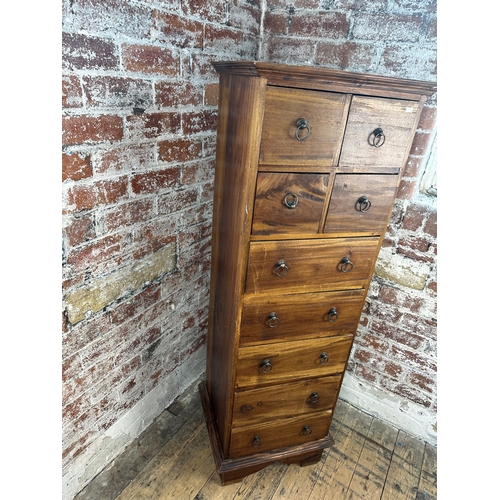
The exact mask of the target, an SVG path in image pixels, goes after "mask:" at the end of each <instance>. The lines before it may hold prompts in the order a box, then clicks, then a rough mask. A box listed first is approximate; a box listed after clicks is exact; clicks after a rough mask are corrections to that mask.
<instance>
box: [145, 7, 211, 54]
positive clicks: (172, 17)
mask: <svg viewBox="0 0 500 500" xmlns="http://www.w3.org/2000/svg"><path fill="white" fill-rule="evenodd" d="M153 21H154V27H155V29H156V30H157V31H158V32H159V33H161V36H160V37H159V39H160V40H161V41H163V42H167V43H169V44H172V45H176V46H177V47H182V48H184V47H190V48H201V47H202V45H203V24H202V23H201V22H199V21H192V20H189V19H186V18H184V17H180V16H178V15H177V14H174V13H172V12H159V11H154V12H153Z"/></svg>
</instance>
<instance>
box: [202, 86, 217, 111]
mask: <svg viewBox="0 0 500 500" xmlns="http://www.w3.org/2000/svg"><path fill="white" fill-rule="evenodd" d="M218 103H219V84H218V83H207V84H206V85H205V92H204V100H203V104H204V105H205V106H217V105H218Z"/></svg>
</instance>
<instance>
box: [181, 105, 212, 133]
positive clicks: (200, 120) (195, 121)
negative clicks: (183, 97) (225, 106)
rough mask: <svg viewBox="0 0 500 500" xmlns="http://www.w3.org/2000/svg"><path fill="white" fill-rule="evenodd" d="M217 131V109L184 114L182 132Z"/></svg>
mask: <svg viewBox="0 0 500 500" xmlns="http://www.w3.org/2000/svg"><path fill="white" fill-rule="evenodd" d="M216 131H217V112H216V111H215V110H204V111H199V112H192V113H183V114H182V133H183V134H186V135H189V134H196V133H199V132H216Z"/></svg>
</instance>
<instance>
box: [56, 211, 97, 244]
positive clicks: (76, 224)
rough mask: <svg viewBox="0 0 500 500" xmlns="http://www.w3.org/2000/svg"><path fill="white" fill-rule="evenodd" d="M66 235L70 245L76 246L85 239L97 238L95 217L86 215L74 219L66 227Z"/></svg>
mask: <svg viewBox="0 0 500 500" xmlns="http://www.w3.org/2000/svg"><path fill="white" fill-rule="evenodd" d="M64 235H65V236H66V239H67V240H68V244H69V245H70V246H76V245H78V244H80V243H83V242H84V241H88V240H91V239H93V238H95V235H96V234H95V227H94V221H93V218H92V217H90V216H84V217H81V218H79V219H73V220H72V221H71V223H70V224H69V225H68V226H66V227H65V228H64Z"/></svg>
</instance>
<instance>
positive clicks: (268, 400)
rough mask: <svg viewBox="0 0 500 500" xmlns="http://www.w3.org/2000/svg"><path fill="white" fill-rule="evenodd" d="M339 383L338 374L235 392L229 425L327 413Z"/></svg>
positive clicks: (335, 395)
mask: <svg viewBox="0 0 500 500" xmlns="http://www.w3.org/2000/svg"><path fill="white" fill-rule="evenodd" d="M341 380H342V376H341V375H334V376H331V377H322V378H316V379H312V380H300V381H298V382H292V383H289V384H280V385H272V386H270V387H261V388H258V389H250V390H246V391H240V392H237V393H235V396H234V409H233V426H234V427H241V426H244V425H251V424H256V423H263V422H269V420H272V419H278V418H288V417H295V416H297V415H301V414H303V413H314V412H317V411H326V410H331V409H332V408H333V405H334V404H335V402H336V401H337V396H338V393H339V389H340V383H341Z"/></svg>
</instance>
